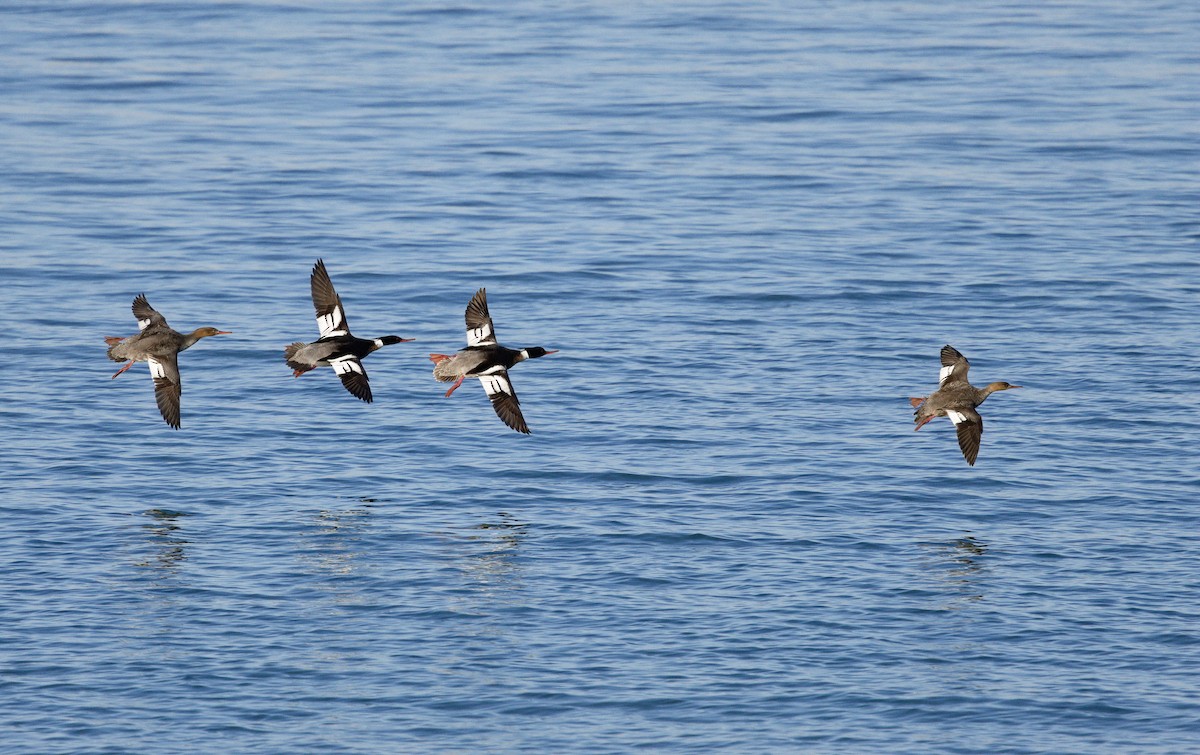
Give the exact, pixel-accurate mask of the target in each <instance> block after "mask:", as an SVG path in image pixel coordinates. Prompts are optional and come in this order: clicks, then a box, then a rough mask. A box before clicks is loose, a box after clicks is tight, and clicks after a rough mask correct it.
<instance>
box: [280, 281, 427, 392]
mask: <svg viewBox="0 0 1200 755" xmlns="http://www.w3.org/2000/svg"><path fill="white" fill-rule="evenodd" d="M311 282H312V300H313V308H314V309H316V311H317V329H318V330H319V331H320V334H321V337H320V338H318V339H317V340H315V341H313V342H312V343H304V342H303V341H296V342H295V343H293V344H290V345H289V346H287V347H286V348H285V349H284V350H283V358H284V359H285V360H286V361H287V363H288V367H291V368H292V369H293V370H295V372H293V373H292V377H300V376H301V375H303V374H304V373H306V372H308V371H309V370H314V369H316V368H317V367H332V368H333V371H334V372H335V373H337V375H338V377H340V378H341V379H342V385H344V386H345V387H346V390H348V391H350V393H352V394H353V395H355V396H357V397H358V398H360V399H362V400H363V401H366V402H367V403H368V404H369V403H371V400H372V396H371V384H370V383H369V382H368V380H367V371H366V370H365V369H363V366H362V359H363V357H365V356H366V355H367V354H370V353H371V352H372V351H375V350H376V349H380V348H383V347H384V346H387V345H389V344H393V343H404V342H406V341H411V340H413V339H411V338H400V337H399V336H383V337H382V338H374V339H366V338H355V337H354V336H353V335H352V334H351V333H350V326H349V325H347V324H346V311H345V310H344V309H342V298H341V297H340V296H338V293H337V291H335V290H334V288H333V281H331V280H329V273H328V272H327V271H326V270H325V262H324V261H322V260H317V264H315V265H313V271H312V281H311Z"/></svg>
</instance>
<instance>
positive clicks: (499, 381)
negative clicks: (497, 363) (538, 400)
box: [479, 369, 529, 435]
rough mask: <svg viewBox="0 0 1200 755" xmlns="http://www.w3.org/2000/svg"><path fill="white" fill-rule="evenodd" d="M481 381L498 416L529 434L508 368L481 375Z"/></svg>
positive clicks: (521, 431) (505, 422) (513, 427)
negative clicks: (509, 377)
mask: <svg viewBox="0 0 1200 755" xmlns="http://www.w3.org/2000/svg"><path fill="white" fill-rule="evenodd" d="M479 382H480V383H482V384H483V390H484V391H485V392H486V393H487V395H488V398H489V399H491V400H492V408H493V409H495V410H496V416H497V417H499V418H500V419H502V420H504V424H506V425H508V426H509V427H511V428H512V429H514V430H516V431H517V432H519V433H525V434H526V435H529V427H528V426H527V425H526V424H525V417H524V416H523V415H522V414H521V402H520V401H518V400H517V392H516V391H514V390H513V387H512V382H511V381H510V380H509V379H508V370H503V369H502V370H498V371H496V372H493V373H491V374H489V375H480V376H479Z"/></svg>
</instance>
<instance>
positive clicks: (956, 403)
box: [909, 344, 1021, 466]
mask: <svg viewBox="0 0 1200 755" xmlns="http://www.w3.org/2000/svg"><path fill="white" fill-rule="evenodd" d="M970 368H971V363H970V362H968V361H967V358H966V357H964V356H963V355H962V354H960V353H958V350H957V349H955V348H954V347H953V346H950V345H949V344H947V345H946V346H943V347H942V371H941V374H940V378H941V379H940V382H939V384H938V389H937V390H936V391H934V392H933V393H931V394H929V395H928V396H925V397H921V398H910V399H909V402H910V403H912V405H913V406H915V407H916V411H914V412H913V414H914V415H916V417H915V419H913V422H915V423H917V426H916V427H914V428H913V430H920V429H921V428H922V427H923V426H924V425H925V423H926V422H929V420H931V419H933V418H934V417H949V418H950V421H951V422H953V423H954V429H955V430H957V431H958V447H959V448H961V449H962V454H963V458H965V459H966V460H967V463H968V464H970V465H971V466H975V458H976V457H977V456H979V439H980V438H981V437H983V417H980V416H979V412H977V411H975V407H977V406H979V405H980V404H982V403H983V402H984V399H986V398H987V397H988V396H990V395H992V394H993V393H995V392H996V391H1007V390H1009V389H1011V388H1020V387H1021V386H1019V385H1012V384H1010V383H1005V382H998V383H988V384H987V385H986V386H985V387H983V388H976V387H975V386H973V385H971V384H970V383H968V382H967V370H969V369H970Z"/></svg>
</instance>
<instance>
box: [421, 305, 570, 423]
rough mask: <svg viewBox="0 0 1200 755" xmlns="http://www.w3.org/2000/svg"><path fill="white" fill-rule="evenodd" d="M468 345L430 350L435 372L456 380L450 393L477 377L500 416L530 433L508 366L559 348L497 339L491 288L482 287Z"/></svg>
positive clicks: (472, 309) (470, 313)
mask: <svg viewBox="0 0 1200 755" xmlns="http://www.w3.org/2000/svg"><path fill="white" fill-rule="evenodd" d="M466 321H467V348H465V349H462V350H461V351H459V352H458V353H457V354H454V355H453V356H450V355H448V354H430V355H429V359H430V361H432V362H433V364H434V367H433V376H434V377H435V378H437V379H438V380H440V381H442V382H443V383H448V382H450V381H451V380H453V381H454V385H452V386H450V390H448V391H446V396H447V397H449V396H450V394H452V393H454V391H455V390H456V389H457V388H458V386H460V385H462V381H463V380H464V379H465V378H469V377H477V378H479V382H480V383H482V384H483V390H484V391H485V392H487V395H488V398H489V399H491V400H492V408H493V409H495V410H496V416H498V417H499V418H500V419H502V420H504V424H506V425H508V426H509V427H511V428H512V429H514V430H516V431H517V432H519V433H525V434H526V435H528V434H529V428H528V427H527V426H526V425H525V417H523V416H522V415H521V403H520V402H519V401H518V400H517V393H516V391H514V390H513V387H512V383H511V382H510V381H509V379H508V369H509V368H510V367H512V366H513V365H514V364H516V363H517V362H524V361H525V360H526V359H537V358H538V357H544V356H546V355H547V354H556V353H558V349H549V350H548V349H543V348H542V347H541V346H532V347H530V348H527V349H520V350H517V349H506V348H505V347H503V346H501V345H499V344H498V343H496V333H495V330H494V329H493V328H492V318H491V315H489V314H488V306H487V289H483V288H481V289H479V290H478V291H476V292H475V295H474V296H473V297H471V301H470V303H469V304H467V312H466Z"/></svg>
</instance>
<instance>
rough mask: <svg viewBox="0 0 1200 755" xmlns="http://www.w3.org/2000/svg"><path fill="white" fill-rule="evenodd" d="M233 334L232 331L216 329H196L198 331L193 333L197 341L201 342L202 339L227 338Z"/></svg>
mask: <svg viewBox="0 0 1200 755" xmlns="http://www.w3.org/2000/svg"><path fill="white" fill-rule="evenodd" d="M231 333H233V331H232V330H217V329H216V328H207V327H206V328H196V330H195V331H193V332H192V335H193V336H195V337H196V340H199V339H201V338H208V337H209V336H227V335H230V334H231Z"/></svg>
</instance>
